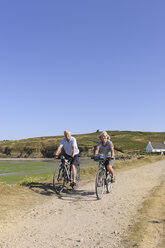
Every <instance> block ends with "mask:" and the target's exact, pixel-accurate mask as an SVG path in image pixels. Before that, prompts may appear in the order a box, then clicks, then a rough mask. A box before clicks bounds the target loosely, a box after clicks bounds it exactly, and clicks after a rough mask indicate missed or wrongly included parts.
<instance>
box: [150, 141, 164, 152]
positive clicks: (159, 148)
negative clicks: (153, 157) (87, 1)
mask: <svg viewBox="0 0 165 248" xmlns="http://www.w3.org/2000/svg"><path fill="white" fill-rule="evenodd" d="M146 152H157V153H160V154H164V153H165V142H162V143H160V142H150V141H149V142H148V145H147V147H146Z"/></svg>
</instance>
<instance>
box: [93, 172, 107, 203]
mask: <svg viewBox="0 0 165 248" xmlns="http://www.w3.org/2000/svg"><path fill="white" fill-rule="evenodd" d="M104 174H105V172H104V171H103V170H99V171H98V172H97V176H96V183H95V189H96V196H97V199H98V200H101V198H102V197H103V194H104V177H105V175H104Z"/></svg>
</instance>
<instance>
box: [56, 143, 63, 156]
mask: <svg viewBox="0 0 165 248" xmlns="http://www.w3.org/2000/svg"><path fill="white" fill-rule="evenodd" d="M61 149H62V146H58V148H57V150H56V152H55V158H58V154H59V153H60V151H61Z"/></svg>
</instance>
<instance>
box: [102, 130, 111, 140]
mask: <svg viewBox="0 0 165 248" xmlns="http://www.w3.org/2000/svg"><path fill="white" fill-rule="evenodd" d="M102 135H106V136H107V139H110V136H109V134H107V132H106V131H103V132H102V133H101V134H100V135H99V139H101V137H102Z"/></svg>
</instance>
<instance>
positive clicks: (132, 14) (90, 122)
mask: <svg viewBox="0 0 165 248" xmlns="http://www.w3.org/2000/svg"><path fill="white" fill-rule="evenodd" d="M164 13H165V1H164V0H158V1H155V0H134V1H132V0H124V1H123V0H117V1H114V0H103V1H101V0H79V1H78V0H58V1H57V0H49V1H45V0H28V1H25V0H24V1H23V0H14V1H13V0H6V1H1V2H0V58H1V59H0V106H1V115H0V116H1V119H0V140H3V139H22V138H29V137H39V136H52V135H61V134H63V131H64V130H65V129H71V131H72V133H73V134H78V133H89V132H94V131H96V130H97V129H100V130H130V131H132V130H134V131H138V130H140V131H159V132H165V32H164V30H165V15H164Z"/></svg>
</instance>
